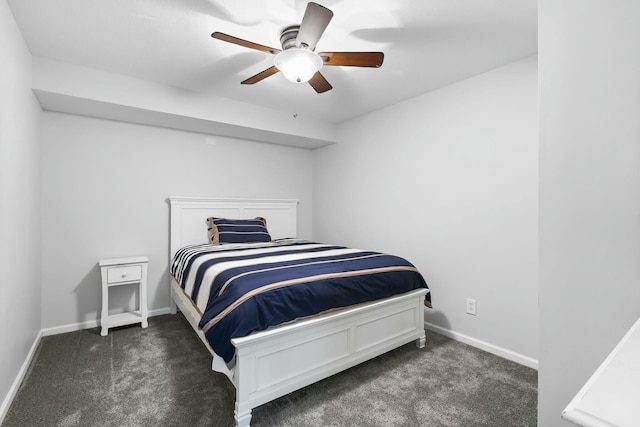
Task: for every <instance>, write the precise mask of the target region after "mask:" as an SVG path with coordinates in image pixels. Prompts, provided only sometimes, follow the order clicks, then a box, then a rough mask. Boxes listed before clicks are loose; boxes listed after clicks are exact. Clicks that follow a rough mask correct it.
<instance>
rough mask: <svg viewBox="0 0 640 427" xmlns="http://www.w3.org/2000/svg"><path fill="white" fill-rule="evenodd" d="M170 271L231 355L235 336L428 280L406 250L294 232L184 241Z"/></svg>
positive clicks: (206, 328)
mask: <svg viewBox="0 0 640 427" xmlns="http://www.w3.org/2000/svg"><path fill="white" fill-rule="evenodd" d="M170 271H171V275H172V276H173V277H174V278H175V279H176V281H177V283H178V284H179V285H180V286H181V287H182V289H183V290H184V292H185V294H186V295H187V296H189V297H190V298H191V300H192V301H193V303H194V306H195V307H196V309H197V310H198V312H199V313H200V314H201V316H202V318H201V320H200V324H199V326H200V328H201V329H202V331H203V332H204V334H205V336H206V338H207V340H208V341H209V344H210V345H211V348H213V350H214V351H215V352H216V353H217V354H218V355H219V356H221V357H222V358H223V359H224V360H225V361H226V362H227V363H228V362H230V361H231V359H232V358H233V356H234V353H235V349H234V347H233V345H232V344H231V339H232V338H236V337H242V336H246V335H249V334H250V333H251V332H254V331H260V330H264V329H267V328H268V327H270V326H276V325H279V324H282V323H286V322H289V321H292V320H295V319H299V318H303V317H307V316H312V315H315V314H318V313H322V312H324V311H327V310H331V309H335V308H340V307H348V306H350V305H355V304H360V303H363V302H368V301H374V300H377V299H382V298H387V297H390V296H393V295H397V294H402V293H405V292H409V291H411V290H414V289H418V288H427V284H426V282H425V280H424V278H423V277H422V275H421V274H420V273H419V272H418V270H417V269H416V268H415V267H414V266H413V265H412V264H411V263H409V262H408V261H407V260H405V259H403V258H400V257H397V256H393V255H387V254H382V253H378V252H371V251H362V250H358V249H350V248H346V247H343V246H332V245H327V244H321V243H313V242H308V241H304V240H296V239H284V240H279V241H275V242H267V243H254V244H231V245H210V244H206V245H191V246H186V247H184V248H182V249H180V250H179V251H178V252H177V253H176V254H175V256H174V258H173V261H172V264H171V270H170ZM427 301H430V296H429V294H427Z"/></svg>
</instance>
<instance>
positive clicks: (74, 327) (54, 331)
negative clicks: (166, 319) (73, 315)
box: [42, 307, 169, 337]
mask: <svg viewBox="0 0 640 427" xmlns="http://www.w3.org/2000/svg"><path fill="white" fill-rule="evenodd" d="M163 314H169V307H165V308H158V309H155V310H149V317H153V316H161V315H163ZM99 325H100V322H99V321H98V320H89V321H87V322H80V323H70V324H68V325H62V326H54V327H52V328H44V329H42V336H44V337H47V336H50V335H58V334H64V333H67V332H74V331H80V330H82V329H91V328H97V327H98V326H99Z"/></svg>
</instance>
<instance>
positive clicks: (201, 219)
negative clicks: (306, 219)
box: [169, 196, 298, 260]
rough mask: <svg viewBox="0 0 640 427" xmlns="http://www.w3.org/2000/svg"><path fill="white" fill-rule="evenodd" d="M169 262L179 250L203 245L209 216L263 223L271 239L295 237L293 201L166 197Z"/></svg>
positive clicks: (295, 212)
mask: <svg viewBox="0 0 640 427" xmlns="http://www.w3.org/2000/svg"><path fill="white" fill-rule="evenodd" d="M169 206H170V219H169V221H170V227H171V229H170V235H169V238H170V241H169V248H170V254H169V260H171V258H172V257H173V255H174V254H175V253H176V252H177V251H178V249H180V248H181V247H183V246H186V245H191V244H197V243H207V224H206V223H205V220H206V219H207V218H209V217H211V216H215V217H219V218H235V219H250V218H255V217H257V216H261V217H263V218H265V219H266V220H267V229H268V230H269V234H271V238H273V239H281V238H284V237H296V233H297V225H296V221H297V207H298V200H295V199H214V198H206V197H175V196H173V197H169Z"/></svg>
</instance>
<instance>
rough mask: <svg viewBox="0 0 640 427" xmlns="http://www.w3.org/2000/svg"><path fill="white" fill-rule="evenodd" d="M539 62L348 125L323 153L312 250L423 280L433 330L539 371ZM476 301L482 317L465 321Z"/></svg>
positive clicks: (488, 75)
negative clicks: (374, 261)
mask: <svg viewBox="0 0 640 427" xmlns="http://www.w3.org/2000/svg"><path fill="white" fill-rule="evenodd" d="M536 67H537V60H536V58H535V57H530V58H527V59H524V60H522V61H519V62H516V63H514V64H511V65H508V66H505V67H502V68H499V69H496V70H494V71H490V72H488V73H485V74H482V75H480V76H477V77H474V78H471V79H468V80H465V81H463V82H460V83H457V84H454V85H451V86H448V87H445V88H443V89H440V90H437V91H434V92H431V93H427V94H425V95H422V96H419V97H416V98H413V99H411V100H408V101H405V102H403V103H400V104H397V105H395V106H391V107H389V108H386V109H383V110H380V111H377V112H374V113H371V114H368V115H366V116H363V117H360V118H357V119H354V120H352V121H349V122H346V123H344V124H343V126H342V127H341V129H340V137H341V142H340V143H339V144H338V145H334V146H329V147H324V148H322V149H319V150H316V156H315V159H314V168H315V178H314V211H313V214H314V218H315V221H314V238H315V239H316V240H321V241H331V242H339V243H344V244H346V245H349V246H355V247H365V248H372V249H378V250H382V251H387V252H392V253H396V254H398V255H402V256H404V257H406V258H408V259H409V260H410V261H411V262H413V263H414V264H416V266H417V267H418V268H419V269H420V270H421V271H422V272H423V274H424V275H425V277H426V279H427V283H428V284H429V286H430V288H431V290H432V295H433V304H434V310H427V312H426V313H427V317H426V320H427V322H430V323H433V324H435V325H437V326H439V327H441V328H445V329H447V330H450V331H454V332H457V333H460V334H464V335H467V336H469V337H472V338H473V339H475V340H480V341H482V342H484V343H488V344H489V345H491V346H497V347H499V348H500V349H503V350H507V351H510V352H515V353H517V355H518V356H523V358H524V359H528V361H529V362H532V363H530V364H533V365H535V359H537V356H538V342H537V335H538V330H537V327H538V311H537V304H538V301H537V285H538V263H537V257H538V255H537V251H538V245H537V221H538V216H537V202H538V199H537V184H538V169H537V168H538V143H537V70H536ZM467 297H470V298H474V299H476V300H477V312H478V314H477V316H476V317H474V316H470V315H467V314H466V313H465V301H466V298H467Z"/></svg>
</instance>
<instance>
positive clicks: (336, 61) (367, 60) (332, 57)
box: [318, 52, 384, 68]
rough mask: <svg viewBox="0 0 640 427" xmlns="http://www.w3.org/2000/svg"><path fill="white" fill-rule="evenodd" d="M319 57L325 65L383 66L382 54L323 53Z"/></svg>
mask: <svg viewBox="0 0 640 427" xmlns="http://www.w3.org/2000/svg"><path fill="white" fill-rule="evenodd" d="M318 55H320V57H321V58H322V60H323V61H324V65H344V66H347V67H375V68H378V67H380V66H381V65H382V61H383V60H384V53H382V52H321V53H319V54H318Z"/></svg>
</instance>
